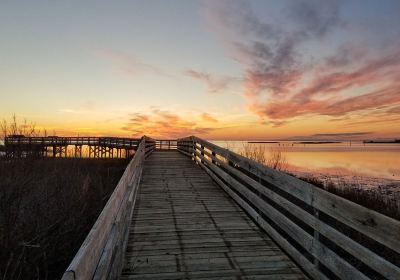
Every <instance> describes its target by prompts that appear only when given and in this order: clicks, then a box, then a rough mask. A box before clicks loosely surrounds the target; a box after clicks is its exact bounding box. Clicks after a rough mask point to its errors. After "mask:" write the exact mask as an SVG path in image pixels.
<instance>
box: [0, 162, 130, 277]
mask: <svg viewBox="0 0 400 280" xmlns="http://www.w3.org/2000/svg"><path fill="white" fill-rule="evenodd" d="M125 165H126V162H125V161H123V160H110V159H108V160H101V159H98V160H94V159H20V160H15V161H0V178H1V180H0V248H1V250H0V279H59V278H60V277H61V275H62V273H63V272H64V270H65V269H66V268H67V266H68V264H69V263H70V261H71V260H72V258H73V256H74V255H75V253H76V252H77V250H78V249H79V247H80V245H81V244H82V242H83V240H84V238H85V237H86V235H87V233H88V232H89V230H90V228H91V227H92V225H93V224H94V222H95V220H96V219H97V217H98V215H99V213H100V211H101V210H102V208H103V207H104V205H105V203H106V201H107V199H108V197H109V196H110V194H111V192H112V191H113V189H114V188H115V186H116V185H117V182H118V180H119V178H120V177H121V175H122V173H123V170H124V168H125Z"/></svg>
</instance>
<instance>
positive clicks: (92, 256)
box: [62, 136, 154, 280]
mask: <svg viewBox="0 0 400 280" xmlns="http://www.w3.org/2000/svg"><path fill="white" fill-rule="evenodd" d="M153 142H154V141H153V140H152V139H151V138H148V137H146V136H144V137H142V139H141V140H140V144H139V146H138V149H137V151H136V153H135V155H134V157H133V159H132V160H131V161H130V162H129V164H128V166H127V167H126V169H125V172H124V174H123V175H122V177H121V179H120V181H119V183H118V185H117V187H116V188H115V190H114V192H113V193H112V194H111V197H110V198H109V200H108V201H107V204H106V206H105V207H104V209H103V210H102V212H101V213H100V216H99V217H98V219H97V221H96V222H95V224H94V226H93V227H92V229H91V230H90V232H89V234H88V235H87V237H86V239H85V241H84V242H83V244H82V246H81V247H80V249H79V251H78V253H77V254H76V255H75V257H74V259H73V260H72V262H71V264H70V265H69V266H68V268H67V270H66V272H65V273H64V275H63V277H62V279H63V280H70V279H74V280H75V279H82V280H84V279H105V278H107V279H108V278H117V277H118V275H119V274H120V271H121V269H122V265H123V253H124V251H125V249H124V248H125V247H126V242H127V237H128V229H129V224H130V221H131V217H132V213H133V208H134V205H135V200H136V194H137V191H138V188H139V182H140V178H141V174H142V170H143V165H144V160H145V158H146V157H147V156H148V155H149V154H150V153H151V152H152V151H153V150H154V146H151V145H150V148H149V147H147V149H146V145H147V144H151V143H153ZM146 143H147V144H146Z"/></svg>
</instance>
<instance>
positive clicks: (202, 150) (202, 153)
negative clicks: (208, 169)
mask: <svg viewBox="0 0 400 280" xmlns="http://www.w3.org/2000/svg"><path fill="white" fill-rule="evenodd" d="M200 148H201V152H200V154H201V155H202V156H203V157H204V146H203V145H201V146H200ZM200 161H201V163H204V161H203V159H200Z"/></svg>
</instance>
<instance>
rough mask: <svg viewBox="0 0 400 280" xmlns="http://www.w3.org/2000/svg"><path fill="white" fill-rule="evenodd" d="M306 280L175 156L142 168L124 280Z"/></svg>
mask: <svg viewBox="0 0 400 280" xmlns="http://www.w3.org/2000/svg"><path fill="white" fill-rule="evenodd" d="M212 278H214V279H304V278H306V277H305V276H304V275H303V273H302V272H301V271H300V269H299V268H298V267H297V266H296V265H295V264H294V263H293V262H292V261H291V260H290V259H289V258H288V256H287V255H286V254H285V253H284V252H283V251H282V250H281V249H280V248H279V247H278V246H277V245H276V244H275V242H273V241H272V240H271V239H270V238H269V236H268V235H267V234H265V233H264V232H262V231H261V230H260V229H259V227H257V226H256V225H255V224H254V223H253V221H252V220H251V219H249V218H248V216H247V215H246V214H245V213H244V212H243V211H242V209H241V208H240V207H238V206H237V204H236V203H235V202H234V201H233V200H232V199H231V198H230V197H229V196H228V195H227V194H226V193H225V192H224V191H223V190H222V189H221V188H220V187H219V186H217V185H216V184H215V183H214V182H213V181H212V179H211V178H210V177H209V176H208V175H207V174H206V173H205V172H204V170H202V169H201V168H200V167H199V166H198V165H195V164H194V163H193V162H192V161H191V160H190V159H189V158H187V157H184V156H183V155H182V154H180V153H179V152H177V151H155V152H154V153H153V154H152V155H151V156H150V157H149V158H148V159H147V160H146V162H145V169H144V171H143V177H142V182H141V185H140V189H139V194H138V197H137V201H136V206H135V210H134V214H133V218H132V224H131V228H130V234H129V240H128V246H127V250H126V253H125V262H124V268H123V271H122V275H121V279H212Z"/></svg>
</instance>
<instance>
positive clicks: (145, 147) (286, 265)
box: [6, 136, 400, 280]
mask: <svg viewBox="0 0 400 280" xmlns="http://www.w3.org/2000/svg"><path fill="white" fill-rule="evenodd" d="M15 141H17V142H18V141H19V142H18V144H19V145H24V147H28V145H29V147H35V145H37V146H39V147H40V149H42V147H43V146H46V147H51V146H52V145H58V144H60V146H65V145H79V144H82V145H88V146H90V145H94V146H101V145H105V146H106V147H107V148H121V149H125V148H129V149H132V150H133V151H134V152H133V155H132V158H131V160H130V161H129V164H128V165H127V167H126V170H125V172H124V174H123V176H122V177H121V179H120V181H119V183H118V185H117V186H116V188H115V190H114V192H113V193H112V195H111V197H110V198H109V200H108V202H107V204H106V206H105V207H104V209H103V210H102V212H101V214H100V216H99V217H98V219H97V221H96V222H95V224H94V225H93V227H92V229H91V231H90V232H89V234H88V235H87V237H86V239H85V241H84V242H83V244H82V246H81V247H80V249H79V251H78V252H77V254H76V255H75V257H74V258H73V260H72V262H71V263H70V265H69V267H68V268H67V270H66V271H65V273H64V275H63V277H62V279H63V280H73V279H125V280H127V279H308V278H310V279H351V280H354V279H400V258H399V256H400V241H399V236H400V221H398V220H394V219H392V218H390V217H387V216H385V215H382V214H380V213H378V212H375V211H373V210H371V209H368V208H366V207H363V206H361V205H358V204H356V203H353V202H351V201H349V200H346V199H344V198H341V197H339V196H336V195H334V194H332V193H329V192H327V191H325V190H323V189H321V188H318V187H315V186H313V185H311V184H309V183H306V182H304V181H301V180H299V179H297V178H295V177H292V176H290V175H288V174H285V173H282V172H279V171H277V170H274V169H271V168H268V167H266V166H264V165H261V164H259V163H257V162H254V161H252V160H250V159H248V158H245V157H243V156H240V155H238V154H236V153H234V152H232V151H229V150H227V149H224V148H222V147H219V146H217V145H215V144H213V143H210V142H208V141H206V140H203V139H201V138H198V137H195V136H190V137H186V138H182V139H172V140H155V139H151V138H149V137H146V136H143V137H142V138H141V139H130V140H129V141H128V140H127V139H121V138H108V137H106V138H104V137H102V138H93V139H91V138H90V139H89V138H86V137H83V138H82V139H78V138H72V137H71V138H55V137H52V139H51V140H48V139H47V138H41V139H28V138H27V139H23V140H15V139H13V140H12V141H11V140H10V139H9V140H8V142H7V145H10V143H11V145H16V142H15ZM79 141H81V142H79ZM33 143H39V144H33ZM6 147H7V146H6ZM24 149H25V148H24ZM20 150H23V149H20ZM27 150H29V149H25V152H26V151H27ZM30 151H32V150H30ZM13 153H14V154H13V155H15V156H16V155H17V154H16V153H17V152H16V151H15V150H14V152H13ZM100 154H101V153H100Z"/></svg>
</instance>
